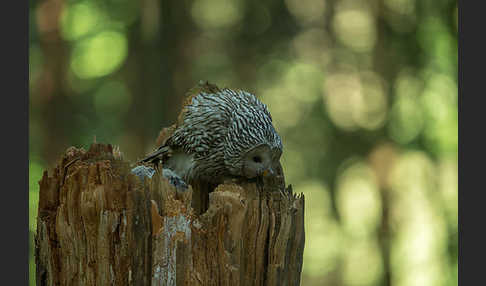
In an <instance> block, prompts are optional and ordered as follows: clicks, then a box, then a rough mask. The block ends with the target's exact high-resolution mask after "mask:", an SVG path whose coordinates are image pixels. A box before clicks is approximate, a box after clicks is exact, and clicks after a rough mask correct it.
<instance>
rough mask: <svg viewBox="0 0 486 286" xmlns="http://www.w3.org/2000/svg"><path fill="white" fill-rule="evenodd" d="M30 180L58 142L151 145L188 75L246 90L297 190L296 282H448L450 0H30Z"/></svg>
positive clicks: (134, 150) (453, 214) (453, 112)
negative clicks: (268, 116)
mask: <svg viewBox="0 0 486 286" xmlns="http://www.w3.org/2000/svg"><path fill="white" fill-rule="evenodd" d="M29 3H30V5H29V7H30V34H29V42H30V49H29V87H30V110H29V111H30V117H29V118H30V130H29V134H30V145H29V146H30V149H29V152H30V160H29V216H30V223H29V228H30V233H31V246H30V250H31V252H30V254H31V258H30V270H31V285H34V283H35V282H34V280H35V277H34V276H35V275H33V274H34V273H35V272H34V270H35V265H34V260H33V255H32V249H33V245H32V241H33V240H32V239H33V234H34V233H35V227H36V215H37V203H38V188H39V185H38V181H39V180H40V179H41V177H42V173H43V170H46V169H50V168H52V167H53V166H55V164H56V160H57V159H58V158H59V156H60V155H61V154H62V152H64V150H65V149H66V148H67V147H69V146H72V145H74V146H78V147H85V148H86V147H88V146H89V144H90V143H91V142H92V141H93V137H94V136H96V138H97V141H98V142H100V141H101V142H105V143H112V144H115V145H119V146H120V147H121V150H122V152H123V153H124V155H125V157H126V159H128V160H132V161H133V160H135V159H137V158H140V157H141V156H143V155H144V154H145V153H147V152H148V151H150V150H151V149H152V148H154V147H155V146H154V143H155V139H156V137H157V135H158V132H159V130H160V129H161V128H162V127H165V126H168V125H169V124H171V123H172V121H173V120H175V118H176V114H177V112H178V109H179V103H180V102H181V98H182V96H183V95H184V93H185V92H186V91H187V90H188V89H189V88H191V87H192V86H194V85H195V84H196V83H197V82H198V81H199V80H201V79H207V80H209V81H210V82H214V83H216V84H218V85H220V86H228V87H232V88H241V89H245V90H248V91H252V92H254V93H255V94H256V95H257V96H259V97H260V98H261V99H262V100H263V101H264V102H265V103H266V104H267V105H268V107H269V109H270V111H271V113H272V115H273V117H274V122H275V125H276V128H277V130H278V131H279V132H280V133H281V135H282V138H283V142H284V148H285V151H284V154H283V158H282V163H283V167H284V170H285V174H286V178H287V182H288V183H291V184H292V185H293V186H294V189H295V190H296V191H297V192H303V193H304V194H305V196H306V214H305V215H306V221H305V227H306V246H305V252H304V268H303V273H302V285H306V286H307V285H310V286H312V285H398V286H416V285H427V286H434V285H451V286H452V285H456V284H457V263H458V262H457V251H458V246H457V241H458V235H457V144H458V132H457V131H458V124H457V123H458V118H457V94H458V90H457V1H455V0H426V1H425V0H371V1H368V0H327V1H319V0H285V1H275V0H267V1H257V0H248V1H243V0H233V1H223V0H184V1H159V0H144V1H129V0H117V1H114V0H105V1H101V0H78V1H76V0H65V1H62V0H61V1H57V0H44V1H30V2H29Z"/></svg>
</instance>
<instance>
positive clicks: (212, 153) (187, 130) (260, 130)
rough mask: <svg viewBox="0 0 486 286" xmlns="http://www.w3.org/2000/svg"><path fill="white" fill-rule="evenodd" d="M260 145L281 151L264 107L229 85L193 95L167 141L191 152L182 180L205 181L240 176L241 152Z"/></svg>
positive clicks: (241, 165) (273, 150)
mask: <svg viewBox="0 0 486 286" xmlns="http://www.w3.org/2000/svg"><path fill="white" fill-rule="evenodd" d="M262 144H267V145H268V146H269V147H270V148H271V149H272V153H275V154H276V155H277V154H278V156H279V155H280V154H281V153H282V149H283V146H282V141H281V138H280V136H279V135H278V133H277V132H276V130H275V128H274V126H273V125H272V117H271V115H270V113H269V112H268V109H267V106H266V105H265V104H264V103H262V102H261V101H260V100H258V99H257V98H256V97H255V96H254V95H253V94H251V93H249V92H246V91H242V90H237V91H235V90H231V89H228V88H225V89H221V90H220V91H218V92H216V93H205V92H201V93H199V94H198V95H196V96H194V97H193V98H192V101H191V102H190V104H188V105H187V106H185V111H184V114H183V122H182V124H181V125H180V126H179V127H178V128H177V129H176V130H175V132H174V133H173V134H172V136H171V137H170V138H169V139H168V140H167V142H166V145H169V146H170V147H171V148H172V149H177V148H182V149H183V151H184V153H187V154H190V155H192V158H193V161H194V164H192V169H191V170H188V172H187V174H185V179H189V180H192V179H205V180H208V181H214V180H217V179H218V178H221V177H224V176H227V175H236V176H239V175H241V172H242V168H243V162H242V159H243V156H244V154H245V153H246V152H247V151H248V150H251V149H253V148H254V147H257V146H259V145H262Z"/></svg>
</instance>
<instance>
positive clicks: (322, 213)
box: [299, 181, 341, 277]
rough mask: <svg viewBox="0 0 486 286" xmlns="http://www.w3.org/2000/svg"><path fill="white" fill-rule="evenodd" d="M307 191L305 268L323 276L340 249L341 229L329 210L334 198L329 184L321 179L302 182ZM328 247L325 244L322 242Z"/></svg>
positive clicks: (308, 271) (311, 273)
mask: <svg viewBox="0 0 486 286" xmlns="http://www.w3.org/2000/svg"><path fill="white" fill-rule="evenodd" d="M299 190H301V191H302V192H303V193H304V195H305V199H306V200H305V203H306V206H305V214H304V215H305V222H304V223H305V230H306V233H309V234H311V235H309V236H306V241H305V251H304V261H305V262H304V263H305V267H304V271H305V274H306V275H310V276H318V277H319V276H323V275H325V274H326V273H327V272H329V271H331V270H333V269H334V268H335V267H336V264H337V257H338V255H339V252H340V247H341V244H340V239H339V237H340V230H339V227H338V225H337V223H336V221H335V220H334V219H333V218H332V216H331V214H330V209H331V208H330V207H331V200H330V197H329V191H328V190H327V188H326V187H325V186H324V185H322V184H321V183H319V182H316V181H307V182H304V184H302V185H301V186H299ZM324 245H325V246H326V247H323V246H324Z"/></svg>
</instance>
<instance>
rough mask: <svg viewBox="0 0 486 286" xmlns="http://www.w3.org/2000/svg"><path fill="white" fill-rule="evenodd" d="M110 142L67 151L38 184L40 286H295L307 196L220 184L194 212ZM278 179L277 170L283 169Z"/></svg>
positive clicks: (277, 188) (188, 198)
mask: <svg viewBox="0 0 486 286" xmlns="http://www.w3.org/2000/svg"><path fill="white" fill-rule="evenodd" d="M116 154H117V153H116V152H115V155H114V152H113V148H112V146H111V145H103V144H92V145H91V147H90V149H89V150H88V151H84V150H82V149H76V148H73V147H71V148H69V149H68V150H67V151H66V153H65V154H64V156H63V157H62V158H61V159H60V160H59V162H58V165H57V167H56V168H55V169H54V171H53V173H52V174H50V175H48V173H47V171H46V172H44V176H43V178H42V180H41V181H40V182H39V184H40V199H39V213H38V218H37V234H36V239H35V244H36V245H35V252H36V253H35V254H36V267H37V268H36V277H37V285H231V286H237V285H299V284H300V273H301V269H302V255H303V250H304V197H303V195H299V196H296V195H295V194H294V193H293V191H292V190H291V188H290V187H288V188H284V187H283V186H284V183H283V174H281V175H282V178H281V180H279V182H277V181H278V180H277V181H272V182H264V184H263V185H262V186H260V185H257V184H255V183H250V182H245V183H241V184H236V183H228V184H223V185H219V186H218V187H217V188H216V189H215V190H214V191H213V192H211V193H210V194H209V203H208V208H207V210H205V211H204V212H203V213H202V214H199V212H197V211H194V209H193V206H194V205H201V204H200V203H195V202H194V201H193V200H197V199H200V198H199V196H197V198H196V197H194V198H193V195H192V194H193V190H192V188H191V187H190V188H189V189H188V190H186V191H183V192H181V191H177V190H176V189H175V188H174V187H172V186H171V185H170V184H169V183H168V181H167V180H166V179H165V178H163V176H162V174H161V172H160V171H157V172H156V173H155V175H154V176H153V177H152V178H151V179H149V178H145V180H144V181H143V182H142V181H141V180H139V178H138V177H137V176H135V175H133V174H132V173H131V172H130V169H131V168H130V166H129V163H128V162H125V161H123V160H122V159H121V158H120V157H119V156H117V155H116ZM280 172H281V170H280Z"/></svg>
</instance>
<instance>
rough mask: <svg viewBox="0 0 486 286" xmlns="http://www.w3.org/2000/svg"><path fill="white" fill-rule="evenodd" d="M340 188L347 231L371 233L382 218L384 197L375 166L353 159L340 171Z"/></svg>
mask: <svg viewBox="0 0 486 286" xmlns="http://www.w3.org/2000/svg"><path fill="white" fill-rule="evenodd" d="M344 164H346V161H345V163H344ZM337 188H338V189H337V198H336V200H337V206H338V211H339V214H340V216H341V217H342V219H343V223H344V227H345V229H346V231H347V233H348V234H349V235H351V236H355V237H364V236H369V235H372V234H373V233H374V231H375V230H376V228H377V226H378V223H379V222H380V220H381V213H380V210H381V198H380V193H379V190H378V186H377V182H376V177H375V174H374V172H373V170H372V169H371V168H370V167H369V166H367V165H366V164H364V163H362V162H360V161H358V162H356V163H353V164H352V165H351V166H349V167H347V168H346V169H344V170H343V172H342V173H341V174H340V175H339V177H338V187H337Z"/></svg>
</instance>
